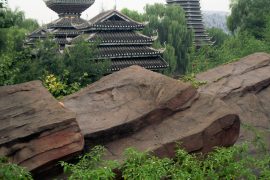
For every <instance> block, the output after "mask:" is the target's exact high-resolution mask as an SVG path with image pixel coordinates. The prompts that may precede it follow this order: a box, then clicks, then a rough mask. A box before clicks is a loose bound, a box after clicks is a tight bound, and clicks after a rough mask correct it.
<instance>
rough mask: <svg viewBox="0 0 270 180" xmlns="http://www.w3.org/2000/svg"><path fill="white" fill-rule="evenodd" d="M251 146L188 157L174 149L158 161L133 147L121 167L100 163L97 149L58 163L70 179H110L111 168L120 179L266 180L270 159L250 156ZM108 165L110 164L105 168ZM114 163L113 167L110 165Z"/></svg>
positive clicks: (100, 156) (102, 151) (217, 149)
mask: <svg viewBox="0 0 270 180" xmlns="http://www.w3.org/2000/svg"><path fill="white" fill-rule="evenodd" d="M249 149H250V146H249V145H248V144H243V145H239V146H234V147H230V148H216V149H214V151H213V152H211V153H209V154H207V155H201V154H188V153H187V152H186V151H184V150H182V149H179V148H178V149H177V150H176V156H175V158H174V159H168V158H164V159H161V158H158V157H155V156H153V155H151V154H150V153H148V152H139V151H137V150H135V149H133V148H129V149H127V150H126V151H125V159H124V161H123V163H122V164H121V165H119V164H118V163H115V162H113V163H112V162H110V161H103V160H102V156H103V154H104V151H105V149H104V148H102V147H100V146H98V147H96V148H94V149H93V151H92V152H91V153H90V154H87V155H85V156H84V157H81V158H80V161H79V163H78V164H76V165H74V164H68V163H65V162H61V164H62V166H63V167H64V169H65V172H66V173H67V174H68V175H69V178H70V179H113V178H115V177H116V175H115V174H114V173H113V169H114V168H118V169H119V170H121V172H122V178H123V179H130V180H133V179H134V180H152V179H173V180H178V179H191V180H199V179H213V180H218V179H228V180H231V179H265V180H266V179H267V178H268V177H269V173H270V156H269V154H267V153H266V154H262V155H261V156H252V155H251V154H250V152H249ZM108 164H109V165H108ZM111 164H113V165H111Z"/></svg>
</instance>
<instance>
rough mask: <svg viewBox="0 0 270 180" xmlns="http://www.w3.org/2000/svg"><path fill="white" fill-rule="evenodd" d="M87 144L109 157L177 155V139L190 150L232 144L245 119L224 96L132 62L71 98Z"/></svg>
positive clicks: (68, 101) (67, 100)
mask: <svg viewBox="0 0 270 180" xmlns="http://www.w3.org/2000/svg"><path fill="white" fill-rule="evenodd" d="M63 103H64V105H65V107H67V108H69V109H71V110H72V111H74V112H76V113H77V121H78V123H79V126H80V128H81V129H82V132H83V134H84V136H85V140H86V145H87V146H89V147H92V146H94V145H97V144H101V145H104V146H105V147H106V148H107V150H108V153H107V156H106V158H107V159H118V160H121V159H122V157H123V156H122V155H123V151H124V150H125V149H126V148H129V147H135V148H136V149H138V150H143V151H145V150H149V151H153V152H154V153H155V154H156V155H158V156H160V157H173V156H174V150H175V146H176V144H177V143H178V142H181V143H182V146H183V147H184V148H185V149H186V150H187V151H188V152H208V151H210V150H211V149H212V148H213V147H214V146H230V145H233V144H234V143H235V142H236V140H237V138H238V135H239V129H240V121H239V117H238V116H237V115H235V114H234V113H233V112H232V111H231V109H230V108H229V107H228V106H227V105H226V104H225V103H224V102H223V101H221V100H219V99H214V98H213V97H212V96H211V95H206V94H203V93H198V92H197V90H196V89H195V88H193V87H192V86H191V85H189V84H186V83H182V82H180V81H177V80H174V79H172V78H169V77H166V76H163V75H161V74H158V73H154V72H152V71H149V70H145V69H143V68H141V67H139V66H132V67H129V68H126V69H124V70H121V71H119V72H116V73H113V74H111V75H109V76H107V77H104V78H102V79H101V80H100V81H98V82H96V83H93V84H92V85H90V86H88V87H86V88H84V89H82V90H81V91H79V92H77V93H75V94H73V95H70V96H67V97H66V98H65V99H64V100H63Z"/></svg>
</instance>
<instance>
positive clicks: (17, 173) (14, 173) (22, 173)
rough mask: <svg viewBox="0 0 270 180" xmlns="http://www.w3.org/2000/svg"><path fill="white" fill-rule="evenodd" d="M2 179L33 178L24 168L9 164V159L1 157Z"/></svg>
mask: <svg viewBox="0 0 270 180" xmlns="http://www.w3.org/2000/svg"><path fill="white" fill-rule="evenodd" d="M0 179H3V180H13V179H16V180H32V179H33V178H32V176H31V174H30V173H29V172H28V171H26V170H25V169H24V168H22V167H20V166H18V165H16V164H11V163H9V162H8V159H7V158H4V157H0Z"/></svg>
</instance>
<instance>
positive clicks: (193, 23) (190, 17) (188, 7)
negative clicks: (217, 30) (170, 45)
mask: <svg viewBox="0 0 270 180" xmlns="http://www.w3.org/2000/svg"><path fill="white" fill-rule="evenodd" d="M166 1H167V3H168V4H173V5H180V6H181V7H182V8H183V9H184V11H185V13H186V19H187V25H188V28H189V29H193V31H194V34H195V38H194V40H195V44H196V46H197V47H201V46H203V45H212V44H213V42H212V41H211V38H210V37H209V36H208V34H207V32H206V31H205V27H204V24H203V18H202V13H201V6H200V0H166Z"/></svg>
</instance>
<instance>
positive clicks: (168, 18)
mask: <svg viewBox="0 0 270 180" xmlns="http://www.w3.org/2000/svg"><path fill="white" fill-rule="evenodd" d="M122 12H123V13H124V14H126V15H127V16H129V17H131V18H134V19H136V20H139V21H144V22H147V25H146V27H145V29H144V30H143V33H144V34H145V35H148V36H158V39H157V42H155V43H154V44H155V45H156V46H157V47H164V48H166V50H165V53H164V57H165V58H166V61H167V62H168V63H169V64H170V66H171V67H170V68H169V72H168V73H170V74H184V73H185V72H186V69H187V67H188V62H189V55H188V54H189V51H190V49H191V47H192V31H190V30H188V29H187V24H186V19H185V13H184V10H183V9H182V8H181V7H179V6H166V5H163V4H154V5H146V7H145V12H144V14H139V13H136V12H134V11H129V10H128V9H124V10H123V11H122ZM138 16H139V17H138Z"/></svg>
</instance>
